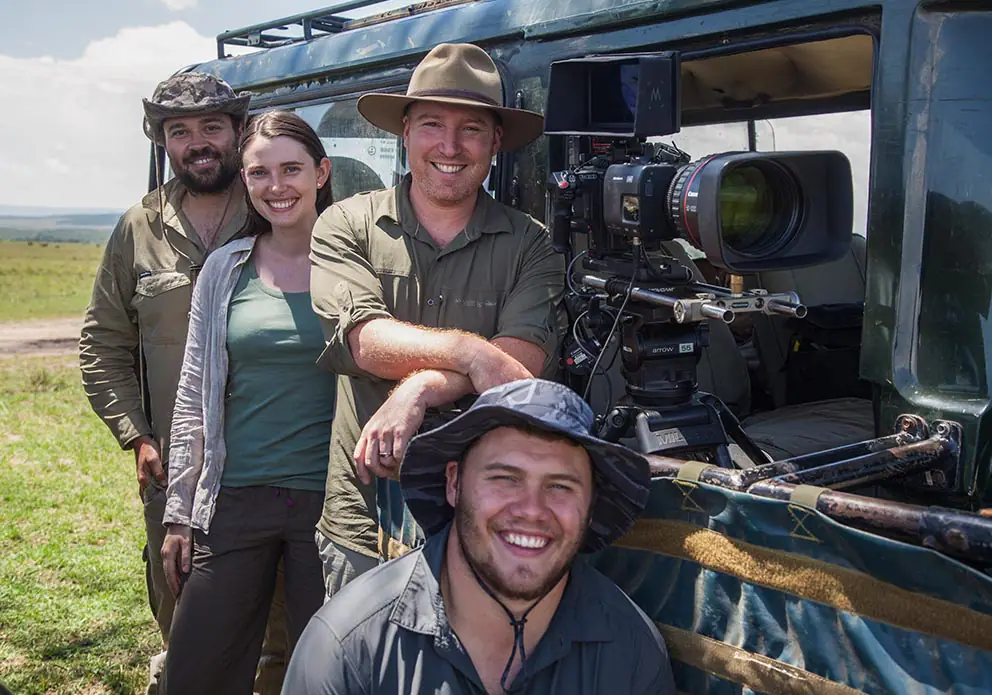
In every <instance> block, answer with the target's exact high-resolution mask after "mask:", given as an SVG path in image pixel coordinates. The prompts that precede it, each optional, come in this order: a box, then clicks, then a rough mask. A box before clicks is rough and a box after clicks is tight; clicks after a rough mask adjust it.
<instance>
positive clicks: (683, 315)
mask: <svg viewBox="0 0 992 695" xmlns="http://www.w3.org/2000/svg"><path fill="white" fill-rule="evenodd" d="M375 4H376V3H374V2H370V1H369V0H354V1H352V2H346V3H343V4H340V5H336V6H333V7H328V8H324V9H320V10H316V11H314V12H311V13H307V14H303V15H298V16H294V17H287V18H281V19H278V20H275V21H273V22H270V23H266V24H261V25H256V26H251V27H246V28H244V29H239V30H235V31H229V32H225V33H224V34H221V35H220V36H219V37H218V43H217V45H218V59H217V60H215V61H211V62H208V63H205V64H203V65H200V66H198V68H197V69H200V70H204V71H208V72H212V73H215V74H217V75H219V76H221V77H223V78H224V79H226V80H228V81H229V82H230V83H231V84H232V85H233V86H234V87H235V88H236V89H242V90H250V91H252V92H253V93H254V94H255V95H256V96H255V98H254V101H253V108H254V109H255V110H264V109H268V108H273V107H280V108H288V109H293V110H295V111H296V112H297V113H299V114H300V115H301V116H303V117H304V118H305V119H306V120H307V121H308V122H310V123H311V124H312V125H313V126H314V127H315V128H316V130H317V131H318V133H319V134H320V136H321V137H322V138H324V142H325V144H326V146H327V150H328V153H329V154H330V156H331V159H332V163H333V167H334V177H333V186H334V195H335V198H336V199H342V198H344V197H346V196H349V195H351V194H354V193H356V192H359V191H362V190H369V189H374V188H379V187H385V186H391V185H393V184H394V183H396V182H397V181H398V179H399V177H400V176H402V174H403V173H404V171H405V164H404V152H403V146H402V142H401V141H400V140H399V139H398V138H396V137H395V136H393V135H390V134H388V133H384V132H381V131H378V130H376V129H375V128H374V127H373V126H371V125H369V124H368V123H366V122H365V121H364V120H363V119H362V118H361V117H360V116H359V114H358V112H357V110H356V107H355V102H356V99H357V97H358V96H359V95H360V94H362V93H364V92H367V91H376V90H381V91H398V92H402V91H403V90H404V89H405V87H406V84H407V82H408V80H409V78H410V75H411V73H412V71H413V69H414V67H415V66H416V64H417V62H418V61H419V60H420V59H421V58H422V57H423V56H424V55H425V54H426V53H427V52H428V51H429V50H430V49H431V48H432V47H433V46H435V45H436V44H438V43H441V42H463V41H467V42H473V43H477V44H479V45H481V46H483V47H484V48H485V49H486V50H487V51H489V52H490V54H491V55H492V56H493V57H494V59H495V60H496V62H497V64H498V65H499V67H500V69H501V71H502V76H503V81H504V88H505V100H506V102H507V103H508V104H514V105H517V106H523V107H526V108H529V109H534V110H538V111H542V112H544V113H545V114H546V129H547V133H546V135H545V136H544V137H542V138H540V139H538V141H537V142H535V143H534V144H532V145H531V146H529V147H527V148H526V149H524V150H522V151H518V152H515V153H504V154H500V155H499V156H497V157H496V158H495V159H494V162H493V168H492V171H491V174H490V177H489V179H488V181H487V184H486V186H487V188H488V190H489V192H490V193H491V194H492V195H493V196H495V197H496V198H498V199H499V200H502V201H503V202H505V203H507V204H509V205H512V206H514V207H517V208H519V209H522V210H525V211H527V212H528V213H530V214H531V215H533V216H535V217H537V218H538V219H542V220H544V221H545V222H546V223H547V224H548V226H549V228H552V229H553V230H554V232H555V241H556V244H557V245H558V246H559V247H560V248H561V250H562V251H563V252H565V253H568V254H569V256H570V261H572V262H573V263H572V265H571V266H570V286H569V293H568V294H569V298H568V302H569V308H570V310H571V318H572V320H573V325H572V328H571V330H570V335H569V338H568V340H566V343H565V347H564V350H563V354H562V366H563V370H562V378H563V379H566V380H568V381H569V383H571V384H572V385H574V386H576V388H578V389H580V390H584V391H586V392H587V395H588V397H589V398H590V400H591V402H592V403H593V405H594V409H595V410H596V411H597V413H598V414H599V415H600V416H601V425H602V429H603V433H604V435H605V436H611V437H614V438H616V439H621V440H623V441H625V442H629V444H630V445H631V446H637V447H640V448H641V450H642V451H644V452H646V453H648V454H649V460H650V461H651V465H652V469H653V474H654V482H653V489H652V497H651V499H650V502H649V506H648V510H647V513H646V515H645V518H643V519H642V520H641V521H640V522H639V523H638V525H637V526H636V527H635V529H634V530H633V531H632V532H631V533H630V534H629V535H628V536H627V537H625V538H624V539H622V541H621V542H620V543H619V544H617V546H615V547H613V548H610V549H608V550H606V551H604V552H602V553H600V554H599V555H597V556H596V557H594V558H591V560H592V561H593V562H595V563H596V564H597V566H598V567H599V568H600V569H601V570H602V571H603V572H605V573H606V574H607V575H609V576H610V577H612V578H613V579H614V580H615V581H616V582H617V583H618V584H619V585H620V586H621V587H622V588H623V589H624V590H625V591H627V592H628V594H629V595H630V596H631V597H632V598H633V599H634V600H635V601H636V602H637V603H638V604H639V605H640V606H641V607H642V608H643V609H644V610H645V611H646V612H647V613H648V614H649V615H650V616H651V617H652V618H653V619H654V620H655V621H656V622H657V623H658V625H659V627H660V629H661V630H662V632H663V635H664V637H665V638H666V641H667V643H668V646H669V650H670V654H671V657H672V660H673V665H674V668H675V673H676V680H677V683H678V687H679V690H680V691H681V692H686V693H702V692H713V693H724V692H727V693H737V692H748V693H750V692H761V693H781V694H792V693H828V694H833V693H837V694H841V693H854V692H864V693H872V694H880V693H938V692H940V693H945V692H953V693H987V692H992V578H990V576H989V574H988V570H989V568H990V567H992V519H986V517H984V516H983V515H982V514H981V510H982V508H983V507H984V506H992V503H990V502H989V497H990V496H992V491H990V472H992V470H990V469H992V461H990V456H992V454H990V451H992V416H990V414H989V412H988V411H989V388H990V381H992V376H990V373H992V371H990V367H992V364H990V349H989V348H988V341H989V340H992V332H990V331H992V328H990V323H989V321H990V312H992V241H990V239H992V144H990V143H992V137H990V135H989V128H990V124H992V82H990V79H989V75H988V73H989V70H990V67H989V66H992V2H989V1H988V0H967V1H965V0H957V1H947V2H941V1H934V2H918V1H917V0H876V1H875V2H871V3H865V2H863V0H766V1H764V2H741V1H733V0H673V1H672V2H657V1H655V0H570V1H569V2H551V1H548V2H534V1H533V0H430V1H428V2H424V3H421V4H419V5H413V6H411V7H408V8H405V9H401V10H393V11H391V12H385V13H381V14H378V15H372V16H367V17H363V18H360V19H348V18H346V17H344V16H342V15H343V14H346V13H348V12H349V11H353V10H356V9H359V8H368V7H369V6H372V5H375ZM236 46H243V47H244V46H247V47H252V48H255V49H258V50H256V51H254V52H251V53H247V54H244V55H239V56H235V57H231V56H228V55H227V54H228V52H229V51H231V49H232V47H236ZM631 69H633V70H634V77H635V80H633V81H632V80H631V79H630V77H631V73H630V70H631ZM604 71H605V72H604ZM611 71H612V72H611ZM590 90H592V91H590ZM633 94H636V95H637V99H631V96H632V95H633ZM648 102H651V104H652V108H653V107H654V106H658V105H659V104H660V105H662V106H663V107H664V108H663V109H662V110H661V111H657V110H655V111H652V110H651V109H649V108H648V106H649V103H648ZM624 106H626V111H624ZM604 108H605V109H607V110H610V109H614V111H612V112H611V113H610V114H607V116H603V117H601V118H600V117H599V116H597V115H596V113H597V112H599V111H602V110H603V109H604ZM659 108H660V107H659ZM617 113H619V114H620V117H619V118H617V117H616V114H617ZM666 119H667V125H666V123H665V122H666ZM659 124H660V125H659ZM776 140H781V142H776ZM859 143H860V145H859ZM837 149H841V150H844V151H845V152H846V155H841V154H838V153H837V152H835V151H833V150H837ZM782 150H790V152H783V151H782ZM823 150H826V151H823ZM728 151H733V152H738V153H744V154H734V155H724V154H720V153H726V152H728ZM686 152H689V153H691V157H689V156H688V155H686V154H685V153H686ZM714 153H717V154H719V155H720V156H718V157H716V158H712V157H710V155H713V154H714ZM613 166H619V167H628V168H629V170H630V174H629V176H630V178H629V179H628V178H627V177H626V176H624V177H621V180H620V182H619V183H618V184H616V185H614V184H613V183H611V181H612V178H611V177H608V176H607V172H613V173H616V172H617V171H619V170H617V169H611V168H610V167H613ZM655 176H661V177H662V178H661V179H658V180H656V179H654V178H651V177H655ZM649 179H650V181H654V182H655V183H656V184H657V185H655V186H654V188H652V189H651V190H652V191H653V192H652V193H650V195H649V187H648V183H649V182H650V181H649ZM852 181H853V185H852ZM628 184H629V186H628ZM625 186H626V187H625ZM631 186H633V187H631ZM694 186H695V188H694ZM652 196H653V197H652ZM649 219H650V220H654V221H653V222H651V223H650V224H649ZM659 220H660V221H659ZM652 225H654V226H652ZM648 227H650V228H651V229H650V232H651V235H652V236H651V239H650V241H651V244H650V248H647V247H648V245H647V244H643V243H642V242H644V241H645V239H647V237H645V236H643V235H644V234H645V233H646V232H645V230H648ZM638 230H640V231H638ZM694 232H695V234H694ZM686 241H688V242H690V243H685V242H686ZM804 245H805V246H804ZM638 246H643V247H644V248H646V249H647V250H648V253H645V254H640V251H639V250H637V248H636V247H638ZM700 247H701V248H700ZM802 249H805V252H804V251H802ZM665 259H668V260H665ZM645 262H646V263H645ZM642 263H643V264H642ZM625 264H626V265H625ZM631 264H632V267H631ZM625 268H626V270H627V271H628V272H627V274H626V275H624V272H623V271H624V269H625ZM649 268H662V269H663V270H664V271H665V273H668V274H667V275H666V274H665V273H662V274H661V275H656V274H652V273H654V271H649V270H648V269H649ZM572 271H574V272H572ZM680 273H682V276H680V277H682V279H681V280H679V279H678V277H676V276H679V275H680ZM635 281H636V282H635ZM635 284H636V285H637V286H636V287H635ZM723 284H725V286H726V287H729V288H730V289H726V288H725V287H724V286H723ZM631 300H633V301H631ZM628 302H631V303H630V304H628ZM631 311H633V313H632V314H631ZM711 317H715V318H711ZM730 318H733V319H734V320H733V321H732V322H731V323H730V324H728V323H726V321H727V320H728V319H730ZM621 324H622V325H621ZM638 351H640V352H638ZM635 353H637V354H635ZM618 354H619V355H621V359H619V360H617V359H616V356H617V355H618ZM655 358H660V359H655ZM593 362H596V364H592V363H593ZM697 384H698V387H699V388H698V391H697V390H696V385H697ZM705 394H713V397H711V396H709V395H705ZM687 413H688V414H687ZM722 435H726V441H720V437H721V436H722ZM395 502H396V501H395V500H381V501H380V511H381V512H383V514H382V518H383V524H384V526H386V528H384V532H385V534H386V535H387V536H388V537H390V538H391V539H392V541H391V542H393V543H399V544H406V545H410V544H412V543H413V542H414V541H415V534H414V529H411V528H409V525H407V524H404V523H402V520H401V519H398V518H397V517H396V516H395V515H393V516H390V515H389V514H388V513H387V512H389V511H390V505H392V504H395Z"/></svg>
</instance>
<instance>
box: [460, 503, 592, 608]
mask: <svg viewBox="0 0 992 695" xmlns="http://www.w3.org/2000/svg"><path fill="white" fill-rule="evenodd" d="M587 521H588V519H585V520H583V524H582V526H581V527H580V528H585V527H586V526H587V523H586V522H587ZM455 527H456V529H457V531H458V545H459V546H460V548H461V551H462V555H463V556H464V557H465V561H466V562H467V563H468V565H469V567H471V568H472V569H473V570H474V571H475V573H476V574H477V575H478V577H479V579H481V580H482V581H483V582H485V584H486V586H488V587H489V588H490V589H491V590H492V591H493V593H495V594H496V595H497V596H498V597H500V598H502V599H505V600H508V601H537V600H539V599H541V598H544V596H546V595H547V594H548V592H550V591H551V590H552V589H554V588H555V586H556V585H557V584H558V582H560V581H561V579H562V577H564V576H565V575H566V574H568V570H569V568H570V567H571V565H572V560H573V559H574V558H575V555H576V554H577V553H578V551H579V548H580V547H581V545H582V541H583V537H582V535H581V534H580V535H579V537H578V538H577V539H575V540H574V541H573V542H572V544H571V546H570V547H566V548H565V552H564V553H563V554H562V555H561V559H560V560H559V561H558V564H557V565H555V566H553V567H551V568H550V570H549V571H548V572H547V574H546V575H545V577H544V579H543V580H541V581H540V583H538V584H534V585H532V586H529V587H513V586H508V585H507V583H506V582H505V581H504V580H503V578H502V576H501V574H500V572H499V570H498V569H497V567H496V565H495V562H494V560H493V558H492V557H491V556H490V555H487V553H486V548H487V547H488V545H489V539H488V537H487V535H486V529H485V528H479V527H478V526H476V524H475V509H474V506H473V504H472V503H471V501H470V500H468V499H467V496H466V495H465V494H464V490H462V489H461V486H460V484H459V491H458V502H457V504H456V505H455Z"/></svg>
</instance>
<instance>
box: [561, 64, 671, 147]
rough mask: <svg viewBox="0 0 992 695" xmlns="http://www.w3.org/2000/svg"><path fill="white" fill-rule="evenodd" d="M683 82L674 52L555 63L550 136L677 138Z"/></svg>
mask: <svg viewBox="0 0 992 695" xmlns="http://www.w3.org/2000/svg"><path fill="white" fill-rule="evenodd" d="M679 77H680V61H679V55H678V53H674V52H666V53H656V54H651V55H624V56H589V57H586V58H575V59H572V60H561V61H557V62H554V63H552V64H551V78H550V84H549V87H548V106H547V109H546V111H545V114H544V132H545V133H546V134H548V135H600V136H606V137H611V138H635V137H637V138H643V137H651V136H655V135H670V134H672V133H677V132H678V131H679V127H680V123H681V106H680V101H679Z"/></svg>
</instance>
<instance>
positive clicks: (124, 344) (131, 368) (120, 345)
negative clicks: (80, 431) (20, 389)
mask: <svg viewBox="0 0 992 695" xmlns="http://www.w3.org/2000/svg"><path fill="white" fill-rule="evenodd" d="M129 239H130V229H129V222H128V221H127V217H126V216H125V217H124V218H121V221H120V222H118V223H117V227H116V228H115V229H114V232H113V234H111V236H110V240H109V241H108V242H107V247H106V249H105V250H104V254H103V259H102V260H101V261H100V265H99V267H98V268H97V272H96V279H95V280H94V282H93V294H92V296H91V299H90V304H89V307H88V308H87V309H86V316H85V318H84V320H83V329H82V333H81V335H80V339H79V367H80V371H81V372H82V380H83V389H84V390H85V392H86V397H87V398H88V399H89V401H90V405H91V406H92V407H93V410H94V412H95V413H96V414H97V415H98V416H100V419H102V420H103V422H104V423H105V424H106V425H107V427H108V428H110V431H111V432H113V434H114V436H115V437H116V438H117V442H118V443H119V444H120V446H121V448H127V447H128V446H129V445H130V444H131V442H133V441H134V440H135V439H137V438H138V437H141V436H145V435H151V434H152V428H151V425H150V424H149V422H148V418H147V417H146V416H145V413H144V411H143V409H142V407H141V387H140V384H139V381H138V372H137V365H136V363H135V357H136V355H137V351H138V324H137V316H136V315H135V313H134V311H133V309H132V307H131V300H132V299H133V297H134V289H135V283H136V279H135V273H134V248H133V246H132V245H131V244H130V243H129Z"/></svg>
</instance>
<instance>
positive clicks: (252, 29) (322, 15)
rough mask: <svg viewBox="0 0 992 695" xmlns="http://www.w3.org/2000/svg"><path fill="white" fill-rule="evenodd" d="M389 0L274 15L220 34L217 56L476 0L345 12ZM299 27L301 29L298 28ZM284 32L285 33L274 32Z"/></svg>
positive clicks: (349, 1)
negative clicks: (366, 12)
mask: <svg viewBox="0 0 992 695" xmlns="http://www.w3.org/2000/svg"><path fill="white" fill-rule="evenodd" d="M385 1H386V0H345V2H340V3H338V4H336V5H330V6H328V7H324V8H322V9H319V10H312V11H310V12H304V13H302V14H296V15H292V16H291V17H283V18H282V19H274V20H272V21H270V22H262V23H261V24H253V25H251V26H247V27H243V28H241V29H233V30H230V31H225V32H222V33H220V34H218V35H217V57H218V58H226V57H228V55H227V52H226V49H227V47H228V46H248V47H252V48H275V47H277V46H287V45H289V44H294V43H302V42H304V41H311V40H313V39H316V38H320V37H321V36H327V35H328V34H339V33H341V32H342V31H348V30H349V29H357V28H359V27H367V26H369V25H372V24H382V23H384V22H389V21H392V20H395V19H400V18H401V17H409V16H411V15H415V14H422V13H424V12H430V11H432V10H438V9H441V8H444V7H449V6H452V5H462V4H465V3H469V2H475V1H476V0H424V1H423V2H419V3H415V4H411V5H409V6H407V7H403V8H399V9H395V10H390V11H388V12H382V13H380V14H376V15H372V16H370V17H361V18H358V19H349V18H347V17H342V16H340V14H341V13H342V12H349V11H351V10H358V9H361V8H363V7H372V6H374V5H381V4H383V3H384V2H385ZM297 27H298V29H297ZM273 32H283V33H273Z"/></svg>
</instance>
